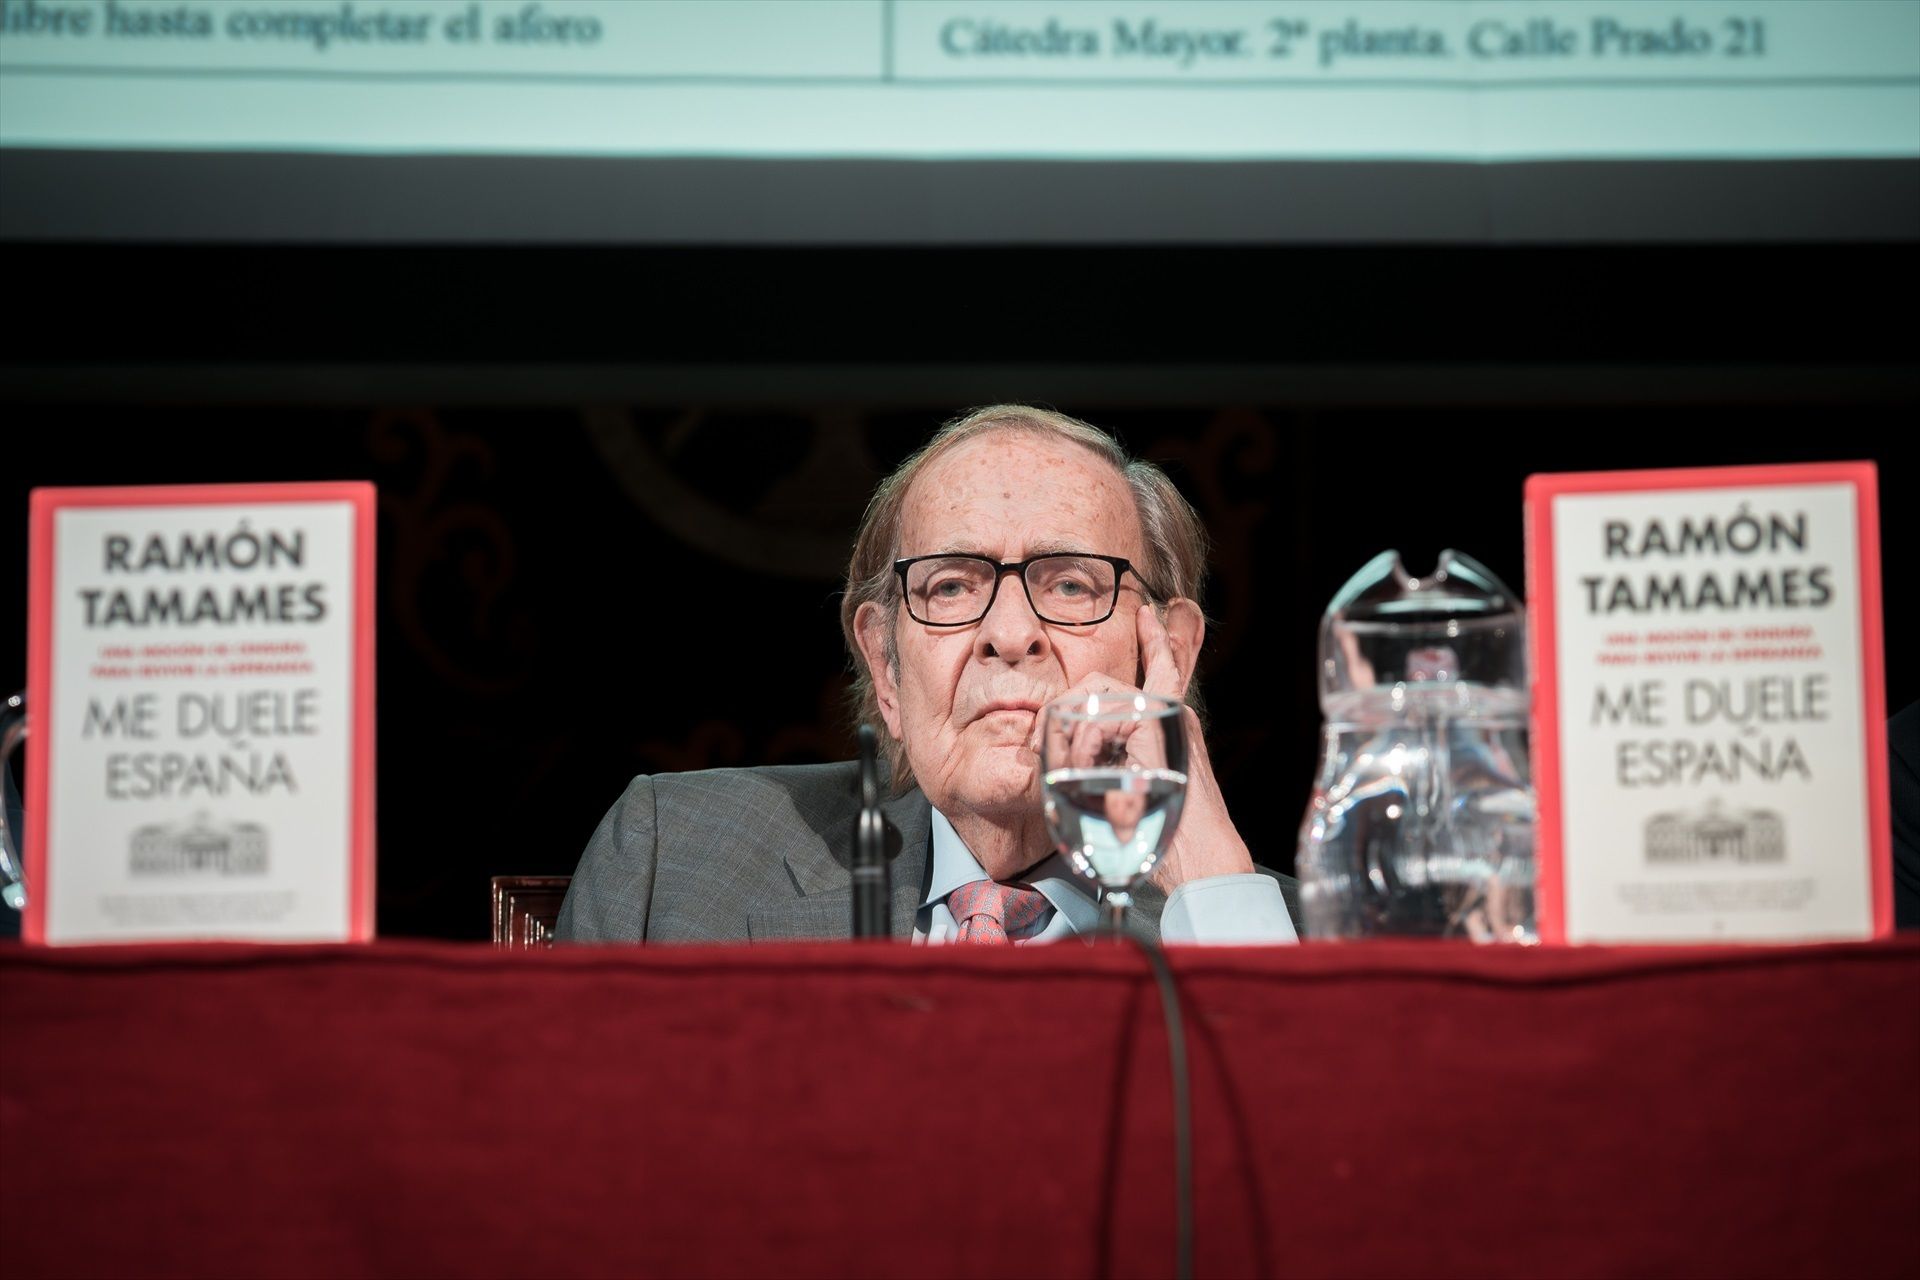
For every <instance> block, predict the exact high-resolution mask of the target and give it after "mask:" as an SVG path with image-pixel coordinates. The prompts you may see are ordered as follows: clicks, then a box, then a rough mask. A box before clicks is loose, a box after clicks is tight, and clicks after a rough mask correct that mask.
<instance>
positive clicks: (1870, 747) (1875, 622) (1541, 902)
mask: <svg viewBox="0 0 1920 1280" xmlns="http://www.w3.org/2000/svg"><path fill="white" fill-rule="evenodd" d="M1809 484H1850V485H1852V486H1853V487H1854V503H1853V508H1854V520H1855V528H1854V540H1855V541H1854V553H1855V560H1856V563H1857V564H1858V567H1859V571H1860V649H1861V652H1860V664H1861V680H1860V687H1861V694H1862V698H1863V700H1864V702H1865V706H1864V708H1863V715H1862V717H1861V719H1862V722H1863V723H1864V724H1865V726H1866V733H1867V741H1866V748H1867V843H1868V850H1869V861H1870V862H1871V869H1870V873H1869V874H1870V876H1871V880H1872V883H1871V885H1870V888H1871V891H1872V894H1873V936H1874V937H1876V938H1885V937H1889V936H1891V935H1892V933H1893V829H1892V811H1891V808H1890V805H1891V800H1890V798H1889V792H1888V783H1887V676H1886V636H1885V634H1884V631H1883V624H1882V620H1881V612H1880V604H1881V602H1880V590H1881V587H1880V484H1879V471H1878V469H1877V468H1876V467H1875V466H1874V464H1873V463H1871V462H1810V463H1788V464H1785V465H1769V466H1749V467H1690V468H1687V467H1683V468H1676V469H1673V470H1661V471H1584V472H1573V473H1568V474H1544V475H1534V476H1528V477H1527V486H1526V541H1527V602H1528V612H1529V621H1530V623H1531V626H1530V628H1529V630H1530V634H1531V635H1532V637H1533V640H1532V647H1533V654H1532V656H1533V675H1532V677H1531V679H1532V683H1533V699H1532V701H1533V715H1534V732H1533V758H1534V793H1535V797H1536V802H1537V807H1538V820H1539V830H1538V838H1537V846H1536V852H1537V854H1538V857H1539V865H1538V880H1537V884H1536V892H1537V896H1536V899H1535V917H1536V923H1537V925H1538V926H1539V930H1540V941H1541V942H1543V943H1563V942H1565V941H1566V940H1567V932H1566V930H1567V919H1566V885H1565V877H1564V867H1563V864H1562V862H1561V856H1562V850H1561V844H1560V833H1561V816H1562V815H1561V795H1560V706H1559V685H1560V682H1559V679H1558V674H1559V673H1558V670H1557V669H1556V665H1555V664H1556V662H1557V660H1558V654H1559V648H1558V643H1557V641H1558V635H1559V632H1558V627H1557V620H1556V618H1555V613H1554V610H1555V604H1556V602H1555V600H1554V594H1553V563H1554V546H1553V500H1554V499H1555V498H1558V497H1560V496H1561V495H1563V494H1571V493H1644V492H1651V491H1657V490H1663V489H1737V488H1742V487H1746V486H1765V485H1809Z"/></svg>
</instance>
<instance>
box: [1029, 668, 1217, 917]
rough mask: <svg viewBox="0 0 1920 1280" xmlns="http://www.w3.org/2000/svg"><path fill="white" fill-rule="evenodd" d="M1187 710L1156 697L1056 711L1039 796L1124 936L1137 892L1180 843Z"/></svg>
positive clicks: (1056, 833)
mask: <svg viewBox="0 0 1920 1280" xmlns="http://www.w3.org/2000/svg"><path fill="white" fill-rule="evenodd" d="M1183 711H1184V708H1183V707H1182V705H1181V704H1180V703H1178V702H1176V701H1174V700H1173V699H1171V698H1165V697H1161V696H1160V695H1158V694H1152V693H1130V692H1129V693H1074V694H1068V695H1067V696H1066V697H1064V698H1060V699H1057V700H1056V701H1054V702H1051V703H1049V704H1048V705H1047V707H1046V711H1045V721H1044V724H1043V726H1042V730H1041V739H1040V788H1041V793H1042V795H1043V797H1044V799H1045V804H1046V816H1047V830H1048V831H1049V832H1050V833H1051V834H1052V836H1053V840H1054V844H1055V845H1057V846H1058V847H1059V849H1060V851H1061V852H1062V853H1064V854H1066V855H1067V857H1068V859H1069V860H1070V861H1071V862H1072V863H1073V869H1074V870H1075V871H1078V872H1079V873H1080V874H1081V875H1083V876H1086V877H1087V878H1089V879H1091V880H1094V881H1096V882H1097V883H1098V884H1099V885H1100V888H1101V891H1102V893H1101V898H1102V901H1103V903H1104V904H1105V907H1106V922H1107V926H1108V927H1109V928H1111V929H1114V930H1116V931H1118V930H1119V929H1120V928H1121V927H1122V926H1123V925H1124V924H1125V922H1126V915H1127V908H1128V907H1130V906H1132V905H1133V892H1134V887H1135V886H1136V885H1137V884H1138V883H1139V882H1140V880H1141V878H1142V877H1144V876H1145V875H1146V874H1147V873H1148V872H1149V871H1151V870H1153V865H1154V863H1156V862H1158V861H1159V860H1160V855H1161V854H1162V853H1164V852H1166V848H1167V843H1168V842H1169V841H1170V840H1172V839H1173V832H1174V828H1175V827H1177V826H1179V824H1180V809H1181V806H1182V805H1183V804H1184V803H1185V801H1186V797H1187V736H1186V721H1185V720H1184V719H1183V718H1182V713H1183Z"/></svg>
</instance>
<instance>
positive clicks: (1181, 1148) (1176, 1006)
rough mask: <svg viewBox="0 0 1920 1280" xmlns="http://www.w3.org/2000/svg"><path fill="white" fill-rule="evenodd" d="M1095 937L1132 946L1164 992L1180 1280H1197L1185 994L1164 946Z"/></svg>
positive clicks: (1128, 935)
mask: <svg viewBox="0 0 1920 1280" xmlns="http://www.w3.org/2000/svg"><path fill="white" fill-rule="evenodd" d="M1094 936H1095V937H1109V938H1118V939H1120V940H1122V941H1124V942H1131V943H1132V944H1133V945H1134V946H1136V947H1138V948H1139V949H1140V953H1141V954H1142V955H1144V956H1146V958H1147V966H1148V967H1149V968H1151V969H1152V970H1153V979H1154V983H1155V984H1156V985H1157V986H1158V987H1159V988H1160V1012H1161V1015H1162V1016H1163V1018H1164V1019H1165V1021H1166V1024H1167V1063H1168V1066H1169V1068H1170V1074H1171V1075H1172V1077H1173V1199H1174V1222H1175V1235H1174V1250H1175V1252H1174V1274H1175V1275H1176V1276H1177V1277H1178V1280H1193V1096H1192V1093H1191V1092H1190V1091H1189V1090H1188V1088H1187V1031H1186V1023H1185V1021H1184V1020H1183V1018H1182V1017H1181V1013H1180V988H1179V986H1178V985H1177V984H1176V983H1175V982H1174V980H1173V970H1172V969H1171V968H1170V967H1168V965H1167V956H1166V953H1165V952H1164V951H1162V950H1161V949H1160V944H1159V943H1157V942H1154V941H1152V940H1151V939H1148V938H1143V937H1141V936H1140V935H1139V934H1137V933H1132V932H1129V931H1128V930H1125V929H1118V930H1116V929H1113V928H1111V927H1110V926H1108V925H1106V924H1105V923H1102V925H1101V926H1100V928H1099V930H1098V931H1097V932H1096V933H1095V935H1094Z"/></svg>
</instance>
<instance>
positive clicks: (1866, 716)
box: [1526, 462, 1893, 942]
mask: <svg viewBox="0 0 1920 1280" xmlns="http://www.w3.org/2000/svg"><path fill="white" fill-rule="evenodd" d="M1526 498H1527V596H1528V617H1529V624H1530V633H1531V636H1532V641H1531V643H1532V647H1533V655H1532V656H1533V685H1534V688H1533V729H1534V732H1533V750H1534V767H1535V783H1536V789H1537V793H1538V800H1539V856H1540V867H1539V901H1538V915H1539V924H1540V934H1541V939H1542V941H1545V942H1558V941H1565V942H1686V941H1740V940H1747V941H1782V942H1785V941H1800V940H1814V939H1839V938H1865V937H1873V936H1883V935H1885V934H1887V933H1889V932H1891V930H1892V919H1893V904H1892V885H1891V879H1890V857H1891V836H1890V830H1889V812H1888V792H1887V741H1886V690H1885V680H1884V666H1883V659H1884V655H1883V652H1882V646H1883V640H1882V631H1881V612H1880V607H1881V601H1880V548H1879V532H1878V531H1879V509H1878V498H1877V488H1876V475H1875V470H1874V467H1873V464H1871V463H1867V462H1847V463H1821V464H1809V465H1804V466H1767V467H1734V468H1705V469H1692V470H1673V471H1643V472H1607V473H1589V474H1578V475H1536V476H1533V477H1530V478H1529V480H1528V481H1527V489H1526Z"/></svg>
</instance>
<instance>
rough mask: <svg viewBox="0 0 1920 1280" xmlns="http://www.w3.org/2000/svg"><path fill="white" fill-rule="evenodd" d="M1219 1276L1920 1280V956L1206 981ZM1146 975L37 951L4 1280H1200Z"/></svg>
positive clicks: (1227, 965) (5, 983) (1206, 1131)
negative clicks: (863, 1278) (1918, 1230)
mask: <svg viewBox="0 0 1920 1280" xmlns="http://www.w3.org/2000/svg"><path fill="white" fill-rule="evenodd" d="M1173 960H1174V967H1175V970H1176V972H1177V974H1178V975H1179V977H1180V980H1181V984H1182V987H1183V990H1184V993H1185V996H1186V999H1187V1002H1188V1010H1189V1025H1190V1028H1191V1036H1192V1052H1193V1077H1194V1088H1195V1106H1194V1116H1195V1133H1194V1141H1195V1167H1196V1172H1195V1185H1196V1202H1197V1206H1198V1212H1197V1219H1198V1260H1199V1267H1198V1269H1199V1272H1200V1274H1202V1275H1273V1276H1292V1275H1337V1276H1381V1275H1401V1274H1409V1275H1410V1274H1431V1275H1477V1276H1498V1275H1527V1276H1533V1275H1546V1274H1561V1275H1574V1276H1598V1275H1629V1274H1630V1275H1685V1276H1705V1275H1751V1276H1784V1275H1832V1276H1842V1275H1844V1276H1855V1275H1873V1274H1877V1275H1896V1274H1905V1275H1908V1276H1912V1275H1914V1274H1916V1271H1917V1270H1920V1245H1916V1243H1915V1241H1916V1235H1915V1226H1914V1220H1915V1219H1914V1215H1915V1210H1916V1206H1920V940H1915V939H1912V938H1909V939H1904V940H1901V941H1898V942H1894V943H1890V944H1883V945H1873V946H1828V947H1808V948H1782V949H1767V950H1760V949H1754V950H1742V949H1732V948H1715V949H1689V950H1677V949H1676V950H1636V951H1627V950H1597V949H1594V950H1581V949H1573V950H1544V949H1542V950H1527V951H1522V950H1506V949H1499V950H1495V949H1485V950H1478V949H1472V948H1468V947H1464V946H1461V947H1454V946H1443V945H1432V946H1410V945H1379V946H1370V947H1304V948H1297V949H1282V950H1273V951H1258V952H1255V951H1194V950H1190V951H1182V952H1177V953H1175V955H1174V957H1173ZM1170 1116H1171V1112H1170V1105H1169V1100H1168V1069H1167V1060H1166V1044H1165V1040H1164V1035H1163V1031H1162V1027H1161V1019H1160V1012H1159V1008H1158V1004H1157V997H1156V995H1155V992H1154V989H1153V986H1152V983H1151V980H1150V978H1149V977H1148V975H1147V970H1146V967H1145V965H1144V963H1143V962H1142V960H1141V959H1140V957H1138V956H1137V955H1135V954H1132V953H1131V952H1128V951H1125V950H1122V949H1119V948H1111V947H1103V948H1088V947H1083V946H1080V945H1072V944H1070V945H1065V946H1059V947H1053V948H1044V949H1033V950H1023V951H999V952H995V951H963V950H960V949H944V950H933V951H926V950H917V949H909V948H905V947H856V946H817V947H784V948H778V949H773V948H767V949H743V950H707V949H700V950H691V949H688V950H674V949H654V950H638V949H617V950H616V949H608V950H562V951H558V952H555V953H552V954H535V955H502V954H496V953H493V952H490V951H487V950H482V949H479V948H462V947H454V946H438V945H426V944H386V945H380V946H375V947H368V948H358V949H355V948H322V947H288V948H252V947H194V948H185V949H161V948H138V949H99V950H72V951H45V950H26V949H21V948H18V947H11V948H7V949H6V950H5V951H4V953H0V1271H4V1272H5V1274H7V1275H10V1276H42V1275H76V1276H78V1275H86V1276H98V1275H206V1276H214V1275H234V1276H241V1275H245V1276H279V1275H284V1276H322V1275H326V1276H359V1275H387V1276H425V1275H543V1276H545V1275H574V1274H577V1275H729V1276H732V1275H738V1276H746V1275H822V1276H826V1275H836V1276H837V1275H881V1274H913V1275H923V1276H945V1275H978V1276H1027V1275H1060V1276H1104V1275H1121V1276H1130V1275H1141V1276H1158V1275H1165V1274H1168V1273H1169V1272H1170V1271H1171V1269H1172V1265H1173V1251H1174V1244H1173V1236H1174V1227H1173V1224H1174V1216H1173V1207H1172V1202H1173V1198H1172V1173H1171V1159H1170V1153H1171V1150H1172V1125H1171V1118H1170Z"/></svg>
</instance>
